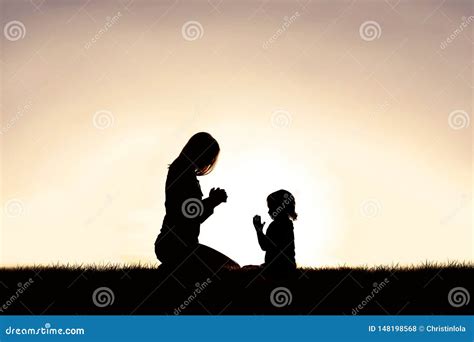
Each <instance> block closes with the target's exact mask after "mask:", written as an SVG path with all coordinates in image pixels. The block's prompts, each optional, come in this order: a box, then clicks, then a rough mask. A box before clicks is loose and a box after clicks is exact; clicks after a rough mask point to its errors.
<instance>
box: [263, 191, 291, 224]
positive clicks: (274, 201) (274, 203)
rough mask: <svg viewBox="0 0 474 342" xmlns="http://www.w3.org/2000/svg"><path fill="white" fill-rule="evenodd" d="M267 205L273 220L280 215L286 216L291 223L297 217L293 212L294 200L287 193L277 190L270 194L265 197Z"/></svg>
mask: <svg viewBox="0 0 474 342" xmlns="http://www.w3.org/2000/svg"><path fill="white" fill-rule="evenodd" d="M267 204H268V209H270V212H271V216H272V218H273V219H275V218H276V217H278V216H279V215H281V214H286V215H288V217H289V218H291V219H292V220H293V221H294V220H296V218H297V217H298V214H297V213H296V211H295V198H294V197H293V195H292V194H291V193H290V192H289V191H286V190H278V191H275V192H274V193H271V194H270V195H268V197H267Z"/></svg>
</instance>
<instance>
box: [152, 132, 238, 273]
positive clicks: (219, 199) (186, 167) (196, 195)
mask: <svg viewBox="0 0 474 342" xmlns="http://www.w3.org/2000/svg"><path fill="white" fill-rule="evenodd" d="M219 151H220V148H219V144H218V143H217V141H216V140H215V139H214V138H213V137H212V136H211V135H210V134H209V133H205V132H200V133H196V134H195V135H193V136H192V137H191V139H189V141H188V142H187V144H186V145H185V146H184V148H183V150H182V151H181V153H180V154H179V156H178V157H177V158H176V159H175V160H174V161H173V163H172V164H171V165H170V166H169V170H168V176H167V178H166V201H165V207H166V215H165V218H164V220H163V226H162V227H161V231H160V234H159V235H158V238H157V239H156V242H155V253H156V256H157V258H158V260H160V261H161V263H162V264H163V265H166V266H168V267H169V268H170V270H174V269H178V268H180V269H182V270H183V269H192V270H197V269H209V270H212V271H213V272H216V271H218V270H219V269H222V268H226V267H239V265H238V264H237V263H235V262H234V261H233V260H231V259H230V258H228V257H227V256H225V255H224V254H222V253H220V252H218V251H216V250H214V249H212V248H209V247H207V246H204V245H201V244H200V243H199V239H198V238H199V232H200V228H201V223H203V222H204V221H205V220H206V219H207V218H208V217H209V216H211V215H212V214H213V213H214V208H215V207H217V206H218V205H219V204H221V203H223V202H226V201H227V194H226V192H225V191H224V190H223V189H219V188H217V189H214V188H212V189H211V191H210V192H209V197H207V198H205V199H203V193H202V191H201V187H200V185H199V181H198V179H197V176H204V175H207V174H209V173H210V172H211V171H212V170H213V168H214V166H215V164H216V161H217V157H218V155H219Z"/></svg>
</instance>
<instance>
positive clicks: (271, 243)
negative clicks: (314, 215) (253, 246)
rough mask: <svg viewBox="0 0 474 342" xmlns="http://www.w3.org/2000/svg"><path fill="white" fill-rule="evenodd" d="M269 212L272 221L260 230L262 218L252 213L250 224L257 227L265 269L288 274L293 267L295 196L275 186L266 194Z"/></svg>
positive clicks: (293, 269) (270, 271)
mask: <svg viewBox="0 0 474 342" xmlns="http://www.w3.org/2000/svg"><path fill="white" fill-rule="evenodd" d="M267 204H268V214H269V215H270V217H271V218H272V220H273V222H272V223H270V225H269V226H268V228H267V231H266V233H263V227H264V226H265V222H263V223H262V221H261V217H260V216H258V215H255V216H254V218H253V225H254V227H255V230H256V231H257V237H258V243H259V244H260V247H261V248H262V250H264V251H265V252H266V253H265V263H264V264H263V265H262V266H263V267H264V268H265V271H268V272H269V273H272V274H278V275H290V274H292V273H293V272H294V271H295V269H296V261H295V235H294V233H293V221H294V220H296V217H297V216H298V215H297V214H296V212H295V198H294V197H293V195H292V194H291V193H290V192H288V191H286V190H278V191H276V192H274V193H272V194H270V195H269V196H268V197H267Z"/></svg>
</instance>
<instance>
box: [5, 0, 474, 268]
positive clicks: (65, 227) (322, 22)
mask: <svg viewBox="0 0 474 342" xmlns="http://www.w3.org/2000/svg"><path fill="white" fill-rule="evenodd" d="M473 16H474V10H473V4H472V2H471V1H468V0H466V1H446V2H445V1H441V0H439V1H424V2H421V1H420V2H416V3H414V2H411V1H398V2H397V1H389V0H387V1H379V2H373V1H339V0H337V1H311V0H309V1H308V0H300V1H271V2H268V1H238V2H237V1H231V0H222V1H220V0H212V1H211V0H209V1H206V0H204V1H183V0H182V1H174V0H172V1H139V0H127V1H100V2H89V1H87V0H81V1H78V0H77V1H76V0H74V1H68V2H60V1H49V0H45V1H44V0H31V1H27V0H25V1H11V0H9V1H7V0H0V24H1V29H2V30H1V31H2V32H0V33H2V36H1V37H0V43H1V50H0V63H1V64H0V67H1V74H0V76H1V88H0V96H1V97H0V104H1V107H0V110H1V127H0V128H1V130H0V146H1V149H0V153H1V157H0V163H1V164H0V165H1V183H0V194H1V204H2V211H1V213H2V219H1V229H0V265H18V264H20V265H28V264H34V263H35V264H51V263H99V264H104V263H139V262H140V263H149V264H157V263H158V262H157V260H156V258H155V255H154V247H153V245H154V241H155V238H156V236H157V234H158V233H159V230H160V227H161V223H162V220H163V216H164V187H165V185H164V184H165V180H166V173H167V167H168V164H170V163H171V162H172V161H173V160H174V158H176V156H177V155H178V154H179V152H180V150H181V148H182V147H183V146H184V144H185V143H186V141H187V140H188V139H189V137H191V136H192V135H193V134H194V133H196V132H199V131H207V132H209V133H211V134H212V135H213V136H214V137H215V138H216V139H217V140H218V142H219V144H220V146H221V154H220V156H219V160H218V164H217V165H216V168H215V169H214V171H213V172H212V173H211V174H209V175H207V176H204V177H200V182H201V187H202V189H203V192H204V193H205V194H207V193H208V191H209V190H210V188H212V187H221V188H224V189H225V190H226V191H227V194H228V196H229V199H228V202H227V203H225V204H223V205H221V206H220V207H218V208H217V209H216V211H215V214H214V215H213V216H212V217H211V218H209V219H208V221H206V222H205V223H204V224H203V226H202V227H201V235H200V242H201V243H203V244H206V245H209V246H211V247H213V248H215V249H217V250H219V251H221V252H223V253H225V254H227V255H228V256H230V257H231V258H233V259H235V260H236V261H237V262H238V263H240V264H241V265H246V264H260V263H262V262H263V260H264V254H263V252H262V251H261V250H260V248H259V246H258V242H257V239H256V234H255V231H254V228H253V225H252V217H253V216H254V215H256V214H259V215H261V216H262V217H263V220H264V221H265V222H266V223H267V225H268V223H269V222H270V218H269V217H268V215H267V209H266V203H265V200H266V197H267V195H268V194H269V193H271V192H273V191H275V190H278V189H287V190H289V191H290V192H292V193H293V195H294V197H295V200H296V211H297V213H298V214H299V216H298V219H297V221H295V222H294V226H295V239H296V241H295V243H296V259H297V263H298V264H299V265H302V266H314V267H317V266H339V265H349V266H353V265H368V266H374V265H380V264H401V265H405V264H413V263H420V262H424V261H432V262H446V261H448V260H457V261H472V260H473V242H474V240H473V233H472V222H473V212H474V211H473V205H472V191H473V183H472V175H473V171H472V167H473V163H472V157H473V148H472V146H473V134H472V126H473V123H472V104H473V101H472V99H473V50H472V47H473V42H474V35H473V28H474V17H473Z"/></svg>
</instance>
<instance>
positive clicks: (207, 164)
mask: <svg viewBox="0 0 474 342" xmlns="http://www.w3.org/2000/svg"><path fill="white" fill-rule="evenodd" d="M219 151H220V148H219V144H218V143H217V141H216V139H214V138H213V137H212V136H211V135H210V134H209V133H206V132H199V133H196V134H194V135H193V136H192V137H191V139H189V141H188V142H187V143H186V145H185V146H184V148H183V150H182V151H181V153H180V154H179V157H178V158H182V159H183V160H185V161H187V162H189V163H191V164H192V165H193V166H194V170H195V172H196V175H198V176H203V175H207V174H208V173H209V172H211V171H212V169H213V168H214V165H215V164H216V161H217V157H218V156H219Z"/></svg>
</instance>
